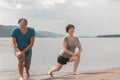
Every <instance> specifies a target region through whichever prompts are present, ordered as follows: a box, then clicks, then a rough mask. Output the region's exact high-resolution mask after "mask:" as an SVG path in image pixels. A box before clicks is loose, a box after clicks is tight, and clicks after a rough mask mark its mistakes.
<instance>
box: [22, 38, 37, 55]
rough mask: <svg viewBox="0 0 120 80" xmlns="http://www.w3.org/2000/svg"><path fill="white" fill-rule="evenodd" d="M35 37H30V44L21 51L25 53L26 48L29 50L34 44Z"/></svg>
mask: <svg viewBox="0 0 120 80" xmlns="http://www.w3.org/2000/svg"><path fill="white" fill-rule="evenodd" d="M34 41H35V37H31V39H30V44H29V45H28V46H27V47H26V48H25V49H24V50H23V51H22V52H23V53H26V52H27V51H28V50H30V49H31V48H32V47H33V45H34Z"/></svg>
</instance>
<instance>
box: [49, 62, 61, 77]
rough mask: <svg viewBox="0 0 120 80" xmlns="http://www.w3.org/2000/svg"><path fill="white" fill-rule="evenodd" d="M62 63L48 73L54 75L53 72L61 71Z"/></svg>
mask: <svg viewBox="0 0 120 80" xmlns="http://www.w3.org/2000/svg"><path fill="white" fill-rule="evenodd" d="M62 66H63V65H62V64H60V63H58V64H57V65H56V66H55V67H53V68H52V69H51V70H50V71H49V72H48V74H49V75H50V76H51V77H54V76H53V72H55V71H59V70H60V69H61V68H62Z"/></svg>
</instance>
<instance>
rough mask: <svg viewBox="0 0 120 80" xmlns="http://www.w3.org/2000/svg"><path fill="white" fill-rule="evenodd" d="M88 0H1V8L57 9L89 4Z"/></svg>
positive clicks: (80, 6)
mask: <svg viewBox="0 0 120 80" xmlns="http://www.w3.org/2000/svg"><path fill="white" fill-rule="evenodd" d="M87 1H88V0H1V1H0V3H2V5H1V6H0V8H6V9H56V8H59V7H64V8H74V7H75V8H82V7H85V6H87Z"/></svg>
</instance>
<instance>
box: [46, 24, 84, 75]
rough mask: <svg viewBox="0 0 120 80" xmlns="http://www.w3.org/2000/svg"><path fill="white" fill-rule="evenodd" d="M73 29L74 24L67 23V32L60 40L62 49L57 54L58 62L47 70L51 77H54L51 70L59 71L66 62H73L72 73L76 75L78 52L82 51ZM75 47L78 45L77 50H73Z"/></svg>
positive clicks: (78, 60)
mask: <svg viewBox="0 0 120 80" xmlns="http://www.w3.org/2000/svg"><path fill="white" fill-rule="evenodd" d="M74 30H75V27H74V25H72V24H68V25H67V27H66V32H67V33H68V34H67V36H66V37H64V39H63V41H62V51H61V53H60V55H59V56H58V59H57V62H58V63H57V65H56V66H55V67H53V68H52V69H51V70H50V71H49V72H48V74H49V75H50V76H51V77H54V76H53V72H55V71H59V70H60V69H61V68H62V67H63V65H65V64H67V62H74V68H73V74H74V75H77V68H78V65H79V62H80V53H81V51H82V47H81V44H80V41H79V39H78V38H77V37H75V36H74ZM76 47H78V51H76V52H75V49H76Z"/></svg>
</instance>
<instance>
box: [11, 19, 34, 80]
mask: <svg viewBox="0 0 120 80" xmlns="http://www.w3.org/2000/svg"><path fill="white" fill-rule="evenodd" d="M18 24H19V27H16V28H14V29H13V31H12V33H11V37H12V46H13V48H14V50H15V52H16V55H17V58H18V70H19V74H20V78H19V80H24V76H23V69H24V67H25V70H26V74H27V79H29V78H30V73H29V71H30V64H31V57H32V47H33V45H34V40H35V30H34V29H33V28H31V27H27V24H28V22H27V20H26V19H25V18H21V19H19V20H18Z"/></svg>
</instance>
